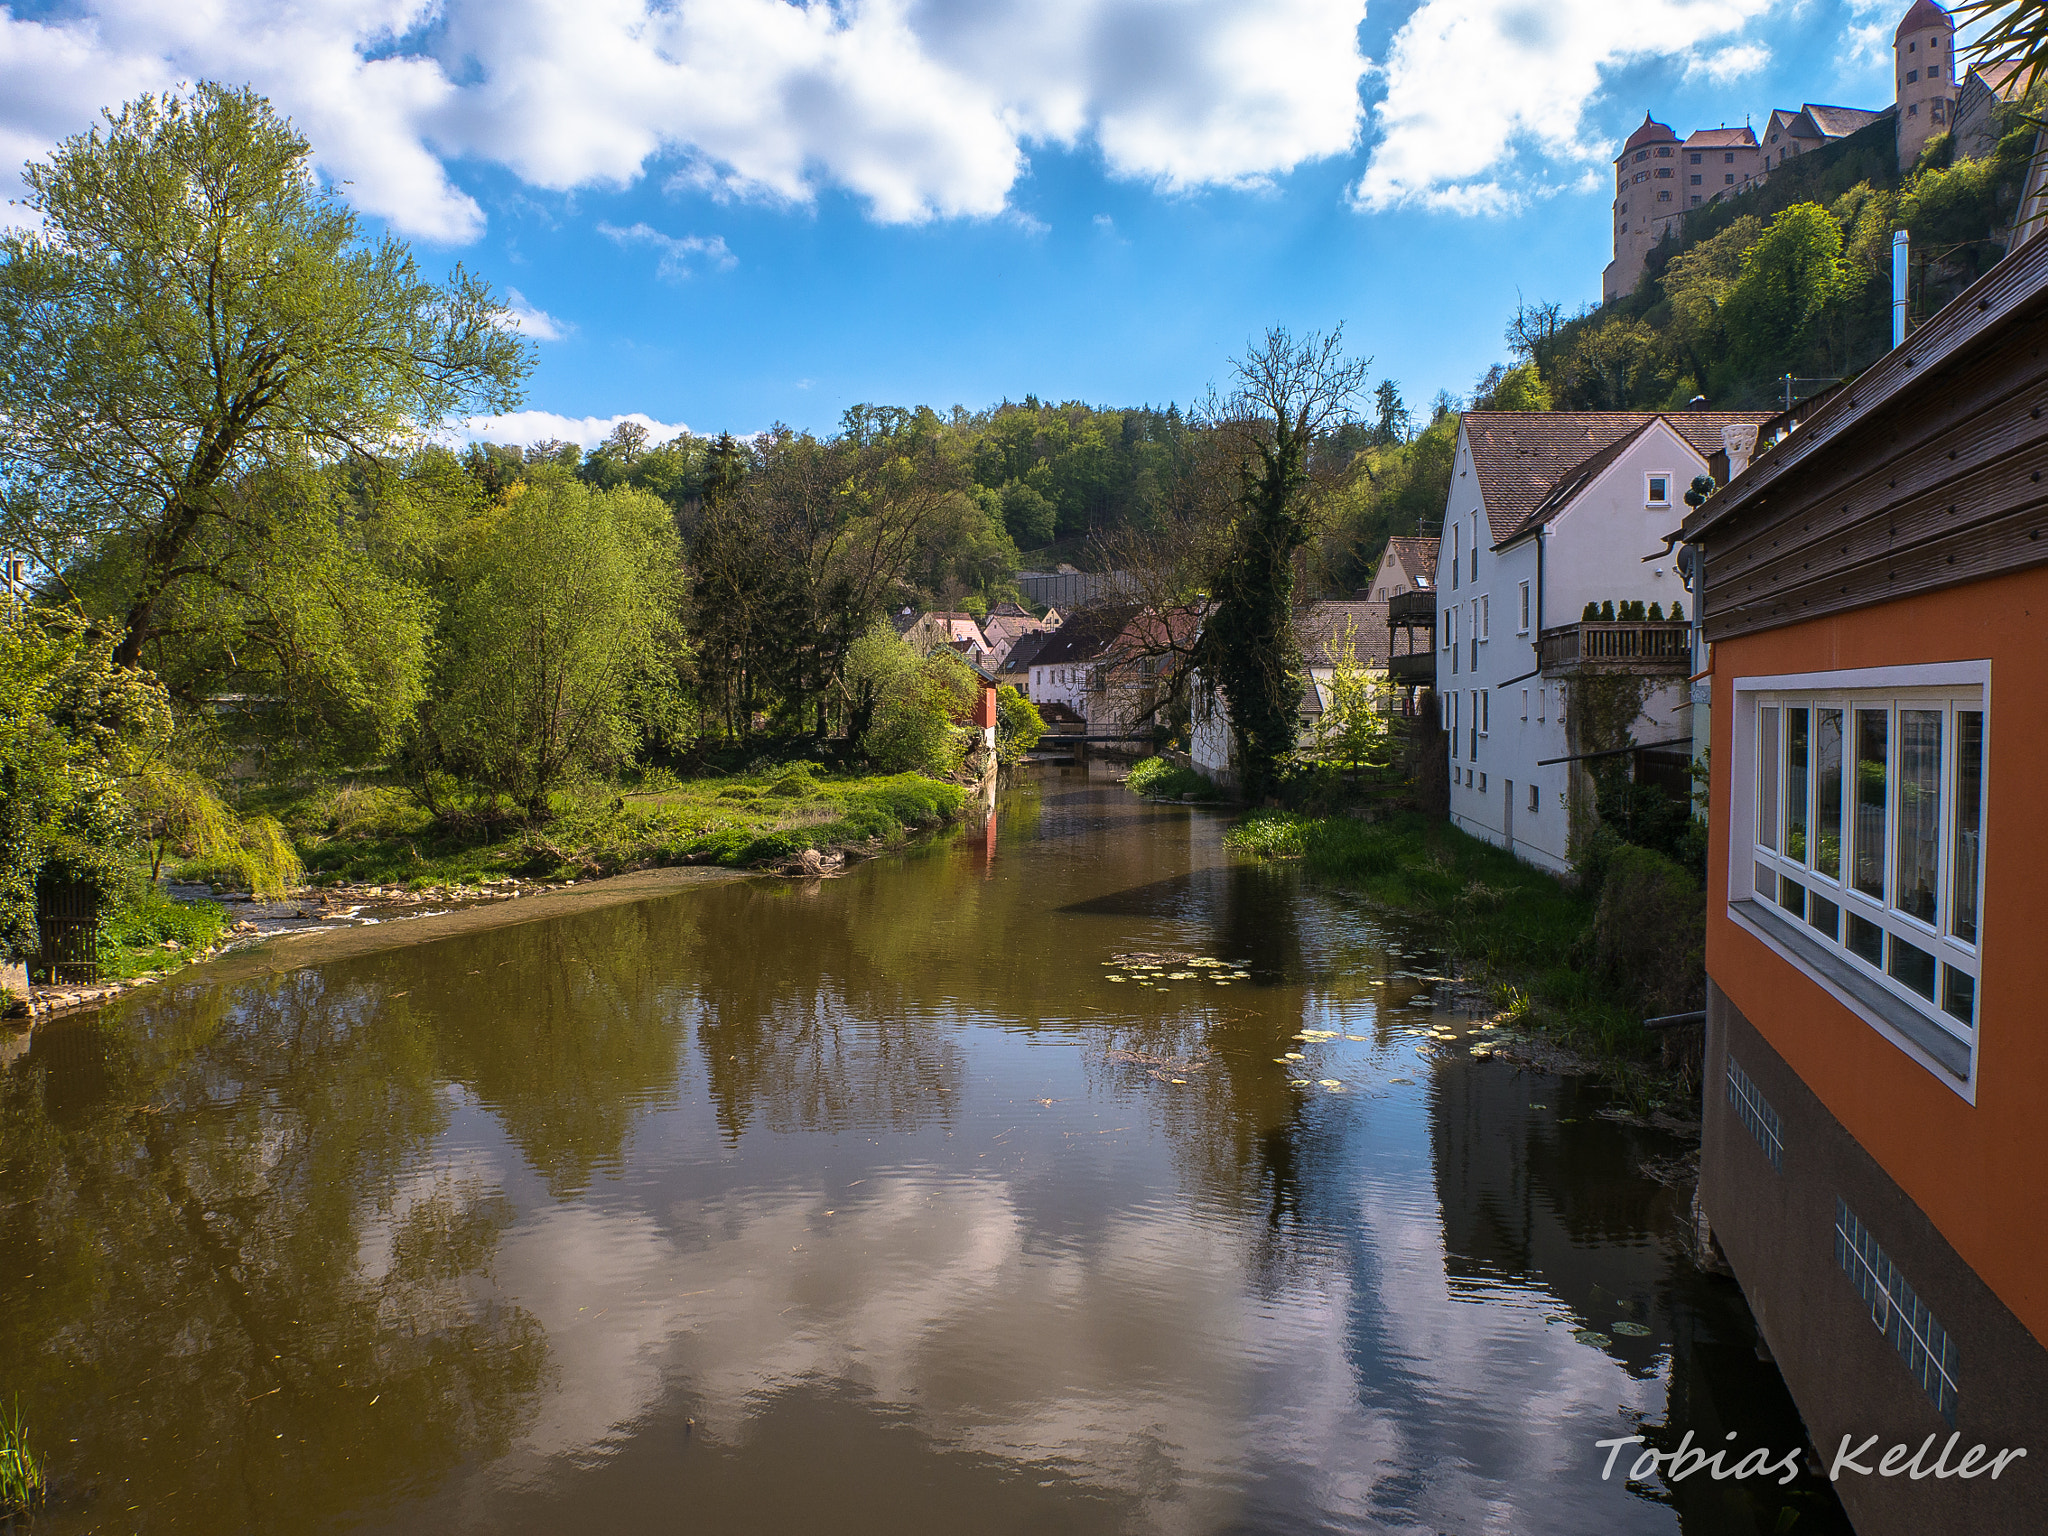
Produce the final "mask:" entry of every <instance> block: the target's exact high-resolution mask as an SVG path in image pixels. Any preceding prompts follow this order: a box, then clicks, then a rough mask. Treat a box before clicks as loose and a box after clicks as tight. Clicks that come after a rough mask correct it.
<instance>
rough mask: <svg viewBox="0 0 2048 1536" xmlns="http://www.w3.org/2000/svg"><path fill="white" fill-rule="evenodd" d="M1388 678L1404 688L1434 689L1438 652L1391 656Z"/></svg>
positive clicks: (1388, 665) (1388, 662)
mask: <svg viewBox="0 0 2048 1536" xmlns="http://www.w3.org/2000/svg"><path fill="white" fill-rule="evenodd" d="M1387 676H1388V677H1389V678H1390V679H1392V680H1393V681H1394V682H1396V683H1399V684H1401V685H1402V686H1403V687H1418V686H1419V687H1423V688H1429V687H1433V686H1434V685H1435V683H1436V652H1435V651H1429V650H1423V651H1417V652H1415V653H1414V654H1413V655H1404V656H1389V657H1388V658H1387Z"/></svg>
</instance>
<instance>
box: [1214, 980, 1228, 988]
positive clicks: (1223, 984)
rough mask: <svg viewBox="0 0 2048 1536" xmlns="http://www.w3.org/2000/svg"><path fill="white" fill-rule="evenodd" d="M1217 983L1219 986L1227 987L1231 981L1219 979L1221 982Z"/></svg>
mask: <svg viewBox="0 0 2048 1536" xmlns="http://www.w3.org/2000/svg"><path fill="white" fill-rule="evenodd" d="M1216 985H1217V986H1219V987H1227V986H1229V985H1230V983H1229V982H1227V981H1219V982H1217V983H1216Z"/></svg>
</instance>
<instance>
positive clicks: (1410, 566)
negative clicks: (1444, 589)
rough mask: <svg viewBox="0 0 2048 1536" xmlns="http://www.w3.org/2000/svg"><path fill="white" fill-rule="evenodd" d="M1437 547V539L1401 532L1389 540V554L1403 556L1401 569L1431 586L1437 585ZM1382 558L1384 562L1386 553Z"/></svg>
mask: <svg viewBox="0 0 2048 1536" xmlns="http://www.w3.org/2000/svg"><path fill="white" fill-rule="evenodd" d="M1436 547H1437V541H1436V540H1435V539H1422V538H1416V537H1414V536H1412V535H1407V534H1399V535H1396V536H1395V537H1393V538H1391V539H1389V540H1387V554H1389V555H1399V556H1400V557H1401V569H1403V570H1404V571H1406V572H1407V573H1408V574H1409V575H1410V576H1411V577H1413V578H1414V579H1415V580H1416V581H1418V582H1427V583H1428V584H1429V585H1431V586H1435V585H1436ZM1380 558H1381V560H1382V561H1383V562H1384V560H1385V559H1386V555H1382V556H1381V557H1380Z"/></svg>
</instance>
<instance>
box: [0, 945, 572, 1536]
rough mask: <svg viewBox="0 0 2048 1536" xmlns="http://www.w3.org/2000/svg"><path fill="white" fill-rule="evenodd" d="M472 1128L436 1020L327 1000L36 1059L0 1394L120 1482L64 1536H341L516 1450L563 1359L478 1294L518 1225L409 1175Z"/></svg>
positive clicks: (129, 1029) (240, 999) (65, 1463)
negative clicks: (7, 1393) (342, 1522)
mask: <svg viewBox="0 0 2048 1536" xmlns="http://www.w3.org/2000/svg"><path fill="white" fill-rule="evenodd" d="M77 1078H86V1079H90V1080H94V1081H92V1083H91V1091H89V1092H87V1093H83V1094H78V1093H74V1092H72V1091H70V1090H71V1087H72V1080H74V1079H77ZM446 1116H447V1107H446V1104H445V1102H444V1101H443V1099H442V1098H441V1097H440V1095H439V1094H437V1092H436V1091H435V1084H434V1076H433V1049H432V1043H431V1039H430V1037H429V1035H428V1033H427V1032H426V1031H425V1030H424V1029H423V1028H422V1027H421V1026H420V1024H419V1021H418V1019H417V1018H416V1016H415V1015H414V1014H413V1012H412V1011H411V1010H410V1009H409V1008H408V1007H407V1006H406V1005H405V1004H404V1003H403V1001H400V1002H397V1003H392V1002H388V1001H383V1000H381V998H380V991H379V989H376V988H372V987H364V986H356V985H347V984H338V983H336V982H335V981H333V980H332V979H330V978H327V977H323V976H322V975H321V974H320V973H318V972H311V971H301V972H297V973H294V974H292V975H289V976H286V977H283V978H280V979H278V980H277V981H275V982H274V983H272V984H270V985H268V986H262V987H250V988H245V989H243V990H242V991H240V992H238V993H236V994H233V995H232V996H227V995H222V994H201V997H200V1000H199V1001H198V1002H197V1003H195V1002H194V1001H193V1000H192V999H191V997H190V995H189V994H188V995H187V996H183V997H179V998H176V999H172V998H169V997H166V998H162V999H156V998H152V999H150V1000H149V1002H147V1003H140V1004H137V1005H132V1006H130V1007H128V1008H126V1009H124V1010H122V1013H121V1015H120V1018H119V1020H118V1025H115V1024H111V1023H110V1024H108V1025H106V1026H101V1025H99V1024H97V1023H96V1022H95V1021H93V1020H91V1019H86V1020H81V1021H78V1022H74V1023H65V1024H60V1025H56V1026H51V1027H47V1028H45V1029H44V1030H43V1031H41V1032H40V1033H39V1034H38V1036H37V1037H36V1041H35V1045H34V1048H33V1049H32V1050H30V1051H29V1053H28V1054H27V1055H26V1056H25V1057H24V1058H22V1059H21V1060H19V1061H17V1062H16V1063H14V1065H13V1067H12V1068H11V1069H10V1070H9V1071H8V1072H7V1073H6V1074H5V1077H4V1079H0V1159H4V1167H0V1187H4V1189H5V1190H6V1192H7V1199H6V1201H5V1202H4V1203H0V1380H5V1382H6V1383H7V1385H8V1387H9V1388H10V1389H11V1390H19V1392H20V1393H21V1399H22V1405H23V1410H24V1413H25V1414H26V1416H27V1417H28V1418H29V1419H30V1421H31V1422H32V1423H33V1424H37V1425H43V1426H57V1425H61V1426H63V1428H64V1430H65V1432H66V1433H65V1437H64V1438H65V1439H66V1440H67V1441H68V1440H70V1439H71V1438H72V1437H73V1436H74V1435H75V1437H76V1447H75V1449H74V1448H73V1447H72V1446H70V1445H66V1446H65V1447H64V1452H65V1454H63V1455H62V1456H61V1457H60V1458H59V1460H60V1463H61V1465H62V1467H63V1468H65V1469H79V1468H88V1469H92V1470H91V1472H90V1474H89V1476H90V1480H89V1481H84V1482H79V1481H74V1482H72V1483H71V1484H70V1485H68V1486H65V1485H62V1484H60V1486H59V1488H58V1490H57V1503H56V1507H55V1508H54V1509H53V1511H52V1517H53V1518H62V1517H63V1516H64V1515H65V1514H66V1513H67V1511H68V1510H71V1509H74V1508H75V1509H82V1510H91V1511H99V1512H101V1513H102V1515H103V1516H104V1515H105V1514H106V1513H108V1512H111V1511H113V1510H119V1509H123V1508H126V1507H127V1506H130V1505H137V1506H139V1508H137V1510H136V1512H135V1513H134V1514H133V1515H132V1516H131V1517H129V1518H128V1521H127V1522H124V1523H132V1525H133V1527H134V1528H136V1529H142V1530H151V1529H162V1530H172V1529H181V1528H190V1529H208V1530H228V1529H239V1530H255V1529H262V1530H269V1531H291V1530H316V1529H323V1528H329V1527H331V1526H332V1525H333V1524H334V1522H335V1521H336V1520H337V1518H338V1517H340V1516H341V1515H343V1514H344V1513H345V1512H347V1511H349V1510H351V1509H354V1508H357V1507H359V1506H361V1505H362V1504H363V1503H364V1501H365V1500H366V1499H372V1500H390V1499H393V1498H397V1497H400V1496H402V1495H403V1494H405V1493H406V1492H408V1491H417V1490H419V1489H421V1488H423V1487H425V1486H428V1485H430V1484H431V1483H433V1482H434V1481H435V1480H436V1479H438V1478H439V1477H441V1476H442V1475H444V1474H445V1473H446V1472H447V1471H448V1470H449V1469H451V1468H452V1467H454V1466H456V1465H458V1464H459V1463H461V1462H463V1461H464V1460H466V1459H469V1458H473V1457H477V1456H490V1455H493V1454H496V1453H498V1452H500V1451H502V1450H503V1449H504V1447H505V1446H506V1445H507V1444H509V1443H510V1441H511V1439H512V1437H513V1435H514V1434H515V1433H516V1432H517V1430H518V1427H519V1425H520V1423H521V1421H522V1419H523V1418H524V1416H525V1415H526V1414H527V1413H528V1412H529V1404H530V1402H531V1399H532V1395H533V1393H534V1390H535V1389H536V1388H537V1387H538V1386H539V1385H540V1384H541V1382H542V1381H543V1380H544V1379H545V1376H546V1372H547V1368H548V1365H547V1341H546V1339H545V1337H544V1335H543V1334H542V1333H541V1331H540V1329H539V1328H538V1327H537V1325H536V1324H535V1323H534V1321H533V1319H532V1318H531V1317H529V1316H528V1315H527V1314H526V1313H525V1312H523V1311H522V1310H521V1309H520V1308H519V1307H518V1306H517V1305H515V1304H511V1303H508V1302H506V1301H504V1300H503V1299H500V1298H496V1297H494V1296H492V1295H491V1294H490V1292H489V1289H488V1287H487V1286H484V1285H480V1284H479V1280H480V1279H483V1278H485V1277H487V1276H488V1274H489V1269H490V1264H491V1257H492V1253H493V1251H494V1250H495V1248H496V1246H497V1244H498V1239H499V1234H500V1232H501V1231H502V1230H503V1228H504V1227H505V1226H506V1224H507V1223H508V1222H509V1221H510V1220H511V1217H512V1212H511V1208H510V1206H509V1204H508V1202H507V1201H506V1200H505V1199H504V1198H503V1197H502V1196H501V1195H499V1194H497V1193H496V1192H495V1191H494V1190H492V1189H491V1188H490V1187H489V1186H488V1185H487V1184H486V1183H485V1182H484V1181H482V1180H480V1179H477V1178H473V1177H463V1176H461V1175H457V1174H444V1175H441V1176H436V1177H431V1178H428V1179H426V1180H424V1181H421V1180H418V1179H416V1178H414V1177H413V1176H412V1175H411V1173H410V1170H411V1169H413V1168H414V1167H415V1166H416V1165H417V1163H418V1161H419V1157H420V1154H421V1152H422V1150H423V1149H424V1148H425V1147H426V1146H427V1145H428V1144H429V1143H431V1141H432V1140H433V1138H434V1137H435V1136H436V1135H437V1134H438V1132H439V1131H440V1129H441V1128H442V1126H443V1124H444V1122H445V1119H446ZM172 1492H176V1493H180V1494H182V1495H183V1499H182V1507H181V1502H180V1501H179V1500H165V1499H164V1496H165V1495H166V1494H167V1493H172ZM160 1500H161V1501H162V1502H160Z"/></svg>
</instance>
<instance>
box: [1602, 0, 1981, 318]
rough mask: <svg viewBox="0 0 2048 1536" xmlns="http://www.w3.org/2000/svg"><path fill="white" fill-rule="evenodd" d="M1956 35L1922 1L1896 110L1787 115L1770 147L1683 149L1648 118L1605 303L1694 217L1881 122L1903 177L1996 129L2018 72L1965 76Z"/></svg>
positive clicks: (1627, 148) (1900, 71) (1731, 144)
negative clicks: (1948, 141) (1997, 113)
mask: <svg viewBox="0 0 2048 1536" xmlns="http://www.w3.org/2000/svg"><path fill="white" fill-rule="evenodd" d="M1955 33H1956V24H1955V19H1954V18H1953V17H1952V16H1950V15H1949V13H1948V12H1947V11H1946V10H1944V9H1942V7H1940V6H1939V5H1936V4H1935V3H1934V0H1913V4H1912V7H1911V8H1910V9H1909V10H1908V11H1907V12H1906V14H1905V16H1904V17H1903V18H1901V20H1900V22H1899V27H1898V31H1897V32H1895V33H1894V34H1893V36H1892V64H1893V68H1892V81H1893V100H1892V104H1891V105H1890V106H1888V107H1874V108H1866V107H1829V106H1821V105H1818V104H1816V103H1813V102H1808V103H1807V104H1806V105H1804V106H1802V107H1799V108H1796V109H1794V108H1789V107H1779V108H1777V109H1775V110H1774V111H1773V112H1772V113H1771V114H1770V116H1769V117H1768V118H1767V119H1766V120H1765V123H1764V128H1763V137H1762V139H1761V140H1759V139H1758V137H1757V133H1756V130H1755V129H1754V128H1751V127H1749V126H1747V125H1745V126H1743V127H1741V128H1702V129H1700V130H1698V131H1697V132H1695V133H1693V134H1692V135H1691V136H1690V137H1688V138H1684V139H1681V138H1679V136H1678V135H1677V134H1675V133H1673V132H1672V131H1671V129H1670V128H1668V127H1667V126H1666V125H1664V124H1663V123H1660V122H1657V121H1655V120H1654V119H1653V118H1652V117H1651V116H1650V115H1649V114H1648V113H1647V112H1646V113H1644V114H1643V124H1642V126H1641V127H1640V128H1638V129H1636V131H1635V132H1634V133H1632V134H1630V135H1629V136H1628V142H1627V143H1626V144H1624V145H1622V147H1621V153H1620V154H1618V155H1616V156H1615V157H1614V259H1613V260H1612V261H1610V262H1609V263H1608V264H1607V269H1606V271H1605V272H1604V273H1602V274H1601V279H1600V301H1601V303H1603V304H1607V303H1612V302H1613V301H1614V300H1616V299H1618V298H1621V297H1623V296H1625V295H1627V294H1630V293H1633V292H1634V291H1635V286H1636V283H1637V282H1638V281H1639V280H1640V279H1641V277H1642V275H1643V263H1644V262H1645V261H1646V260H1647V259H1648V257H1649V254H1650V252H1651V251H1652V250H1653V249H1654V248H1655V247H1656V245H1657V243H1658V242H1659V241H1660V240H1662V239H1663V238H1664V236H1665V235H1666V234H1668V233H1670V232H1671V231H1672V230H1673V229H1674V228H1675V227H1676V225H1677V223H1678V221H1679V220H1680V219H1682V218H1683V217H1684V216H1685V215H1686V214H1687V213H1689V212H1691V211H1692V210H1693V209H1695V208H1700V207H1704V206H1705V205H1706V204H1708V203H1711V202H1715V201H1718V200H1719V199H1721V198H1724V197H1740V196H1741V195H1742V194H1743V193H1745V192H1747V191H1749V190H1750V189H1751V188H1753V187H1759V186H1762V185H1763V184H1764V183H1765V182H1766V181H1768V180H1769V179H1770V175H1771V171H1772V169H1773V167H1780V168H1781V167H1783V166H1784V164H1785V162H1786V161H1788V160H1792V159H1796V158H1797V157H1798V156H1800V155H1802V154H1809V153H1811V152H1812V151H1814V150H1816V149H1820V148H1822V147H1823V146H1824V145H1828V144H1832V143H1833V142H1834V141H1835V140H1837V139H1841V138H1846V137H1847V136H1848V135H1850V134H1852V133H1855V132H1857V131H1858V130H1859V129H1862V128H1867V127H1869V126H1870V125H1871V124H1872V123H1874V122H1876V121H1877V120H1878V119H1880V118H1887V117H1888V118H1890V119H1891V121H1892V131H1893V140H1894V143H1895V144H1896V145H1897V148H1898V156H1899V169H1901V170H1904V169H1906V168H1907V167H1908V166H1910V165H1911V164H1912V163H1913V162H1914V161H1915V160H1917V159H1918V158H1919V156H1920V151H1921V150H1922V149H1924V148H1926V147H1927V141H1928V140H1929V139H1931V138H1934V137H1935V136H1936V135H1937V134H1942V133H1948V132H1951V131H1954V132H1955V133H1956V134H1957V137H1958V139H1962V138H1963V137H1965V129H1966V128H1969V127H1974V126H1978V120H1979V119H1981V120H1982V126H1983V127H1984V128H1987V129H1988V125H1989V120H1990V108H1991V106H1993V105H1994V104H1995V103H1996V102H1998V101H2000V100H2002V99H2004V98H2005V96H2006V95H2007V94H2008V92H2009V91H2010V89H2011V88H2013V87H2014V86H2016V85H2017V83H2018V81H2017V78H2016V75H2017V72H2016V71H2014V70H2012V69H2010V68H2005V69H1994V70H1989V71H1977V70H1969V71H1965V70H1963V69H1962V68H1961V67H1960V66H1958V65H1957V63H1956V60H1955ZM1987 147H1988V146H1987Z"/></svg>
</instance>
